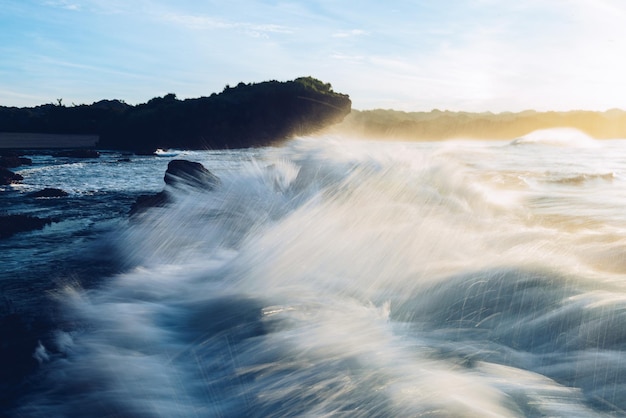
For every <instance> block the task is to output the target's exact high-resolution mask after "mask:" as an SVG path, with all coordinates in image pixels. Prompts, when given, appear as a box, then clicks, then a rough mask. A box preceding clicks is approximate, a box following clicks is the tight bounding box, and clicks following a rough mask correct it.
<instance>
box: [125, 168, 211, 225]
mask: <svg viewBox="0 0 626 418" xmlns="http://www.w3.org/2000/svg"><path fill="white" fill-rule="evenodd" d="M163 180H164V181H165V185H166V188H165V189H164V190H162V191H160V192H159V193H156V194H150V195H141V196H139V197H138V198H137V200H136V201H135V203H133V205H132V206H131V208H130V212H129V214H130V215H135V214H137V213H141V212H144V211H146V210H147V209H150V208H153V207H159V206H164V205H166V204H168V203H170V202H171V197H170V195H169V192H168V190H167V189H168V187H173V188H180V187H191V188H199V189H202V190H213V189H215V188H216V187H218V186H219V185H220V183H221V182H220V179H219V178H218V177H217V176H216V175H215V174H213V173H211V172H210V171H209V170H207V169H206V168H205V167H204V166H203V165H202V164H200V163H198V162H194V161H187V160H172V161H170V162H169V164H168V165H167V170H166V171H165V176H164V177H163Z"/></svg>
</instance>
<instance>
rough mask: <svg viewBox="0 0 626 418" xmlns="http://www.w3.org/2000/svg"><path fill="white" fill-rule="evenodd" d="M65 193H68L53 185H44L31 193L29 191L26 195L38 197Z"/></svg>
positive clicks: (57, 195)
mask: <svg viewBox="0 0 626 418" xmlns="http://www.w3.org/2000/svg"><path fill="white" fill-rule="evenodd" d="M67 195H68V194H67V192H66V191H65V190H61V189H55V188H53V187H46V188H45V189H42V190H39V191H36V192H33V193H29V195H28V196H30V197H35V198H39V197H65V196H67Z"/></svg>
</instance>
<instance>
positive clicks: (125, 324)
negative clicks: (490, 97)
mask: <svg viewBox="0 0 626 418" xmlns="http://www.w3.org/2000/svg"><path fill="white" fill-rule="evenodd" d="M516 148H517V147H508V146H506V144H503V143H487V142H486V143H482V145H481V146H477V143H473V144H472V145H471V146H468V147H464V146H463V143H462V142H459V143H458V144H457V146H456V147H455V148H449V147H445V146H442V145H440V144H437V143H422V144H410V143H385V144H382V143H376V142H351V141H344V140H341V139H340V138H323V137H322V138H302V139H299V140H296V141H294V142H292V143H290V144H289V145H287V146H284V147H281V148H267V149H264V150H261V151H257V152H255V153H253V154H245V153H241V154H240V155H241V156H242V157H243V158H241V159H239V160H237V158H234V157H233V156H234V155H237V151H232V152H231V154H229V155H230V157H228V158H227V159H228V161H229V163H228V164H221V165H218V169H217V172H216V174H218V175H219V177H220V179H221V186H220V187H218V188H217V189H215V190H211V191H208V190H197V189H195V190H178V191H176V190H174V191H173V193H176V195H175V199H174V203H172V204H171V205H169V206H167V207H162V208H154V209H151V210H149V211H148V212H146V213H145V214H144V215H142V216H141V217H140V218H138V219H136V220H135V221H133V222H130V223H129V224H128V225H126V226H125V228H124V230H123V231H120V237H121V238H120V239H119V242H118V243H117V245H118V246H119V247H120V252H121V253H122V254H124V255H125V257H127V260H126V262H127V265H132V266H133V267H132V268H129V269H128V271H127V272H125V273H123V274H120V275H118V276H114V277H111V278H109V279H106V280H104V281H103V283H102V285H100V286H98V287H96V288H93V289H90V290H82V289H80V288H76V287H68V288H67V289H64V290H63V291H61V292H59V295H58V297H59V298H60V301H61V303H62V304H63V306H64V320H63V322H62V324H65V325H60V326H59V330H58V333H57V338H56V342H55V344H56V346H55V347H47V348H46V347H42V349H41V350H40V357H39V358H40V359H41V361H42V363H43V368H42V382H43V383H42V385H41V386H42V387H41V388H40V391H38V392H36V393H33V394H32V395H30V396H29V397H28V398H27V399H26V400H25V401H24V402H23V405H22V407H21V408H20V409H19V410H18V411H17V414H16V415H17V416H79V415H83V416H84V415H120V416H146V417H147V416H168V417H170V416H181V417H182V416H184V417H187V416H301V415H302V416H363V417H366V416H367V417H373V416H375V417H378V416H380V417H390V416H433V417H435V416H442V417H444V416H468V417H487V416H493V417H501V416H511V417H513V416H568V417H589V416H612V415H615V414H621V413H623V411H624V409H626V398H625V397H624V396H623V395H622V393H623V388H624V384H625V383H626V361H624V360H626V358H625V355H624V352H623V349H624V344H626V333H624V332H623V331H622V327H621V324H623V322H624V320H626V318H625V317H624V312H626V310H625V309H624V307H625V306H626V305H625V303H626V302H625V301H626V291H625V287H624V284H623V280H622V279H623V274H624V273H626V269H625V268H624V265H623V263H622V264H620V263H619V262H618V259H619V257H620V255H619V254H620V253H619V249H620V248H624V245H625V244H626V235H625V234H626V232H625V230H624V229H623V225H624V224H623V223H622V221H623V220H624V218H623V215H621V213H622V211H621V210H616V209H615V206H616V205H621V204H623V203H626V196H625V195H624V193H623V192H622V191H621V190H623V186H624V183H623V180H622V179H623V177H622V175H623V173H624V171H625V170H626V165H625V163H624V161H626V160H625V159H623V158H621V157H620V155H622V156H623V155H625V154H626V150H625V149H624V147H623V143H621V142H620V143H611V144H609V146H608V147H606V149H605V148H603V147H596V148H593V149H592V150H590V152H592V153H594V154H593V155H585V156H581V155H579V159H576V158H575V155H576V154H568V155H571V156H572V157H571V158H572V159H570V160H568V161H567V166H558V165H557V163H558V162H561V161H562V160H561V159H562V157H563V154H562V153H561V151H559V150H556V148H555V149H554V151H550V150H546V151H545V154H543V157H542V158H543V159H542V160H541V162H540V163H538V162H537V160H536V159H534V158H533V156H532V153H526V152H524V151H516ZM518 149H519V148H518ZM620 153H621V154H620ZM193 156H194V157H195V159H196V160H197V161H200V162H203V163H204V164H205V166H206V167H207V168H209V169H211V168H212V164H215V163H214V161H215V158H216V157H215V155H214V154H212V153H210V152H208V153H204V154H203V153H195V154H193ZM223 158H226V157H223ZM590 159H591V160H593V161H596V160H597V161H602V164H603V166H602V167H597V169H598V170H600V171H601V172H602V171H603V172H610V173H617V174H616V175H615V177H614V178H613V180H611V181H608V180H606V179H603V178H602V177H600V178H599V179H598V181H582V182H577V181H565V182H550V181H547V182H542V181H526V182H523V183H522V182H520V180H519V177H520V176H526V178H528V179H537V178H541V176H545V173H546V172H548V171H551V172H556V173H558V175H559V176H561V177H563V178H568V176H571V173H580V172H587V171H589V170H588V164H589V161H590ZM604 170H608V171H604ZM598 192H601V193H603V194H604V193H606V195H607V197H606V201H605V202H601V201H598V202H595V201H594V199H593V196H595V193H598ZM592 202H593V204H592ZM603 203H604V204H603ZM595 204H597V206H595ZM568 222H569V223H568ZM572 225H579V227H578V228H573V227H572ZM603 260H606V261H603ZM608 260H613V264H612V265H611V266H612V267H611V268H607V267H609V266H610V264H609V263H608Z"/></svg>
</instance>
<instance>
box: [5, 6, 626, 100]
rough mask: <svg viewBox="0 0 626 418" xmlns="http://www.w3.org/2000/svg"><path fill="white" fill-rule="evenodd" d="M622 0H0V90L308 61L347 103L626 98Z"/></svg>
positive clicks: (126, 89)
mask: <svg viewBox="0 0 626 418" xmlns="http://www.w3.org/2000/svg"><path fill="white" fill-rule="evenodd" d="M624 22H626V1H624V0H517V1H512V0H437V1H435V0H398V1H396V0H390V1H384V2H383V1H379V0H301V1H293V0H257V1H251V0H249V1H243V0H229V1H224V0H2V7H0V57H1V58H0V105H3V106H36V105H39V104H45V103H57V102H58V100H62V103H63V104H66V105H71V104H90V103H93V102H95V101H98V100H101V99H121V100H125V101H126V102H127V103H129V104H137V103H144V102H146V101H148V100H150V99H151V98H153V97H156V96H163V95H165V94H168V93H175V94H176V95H177V97H178V98H180V99H184V98H193V97H201V96H208V95H210V94H211V93H213V92H218V93H219V92H220V91H222V90H223V89H224V87H225V86H226V85H231V86H232V85H236V84H237V83H239V82H241V81H243V82H245V83H249V82H262V81H267V80H279V81H287V80H293V79H295V78H297V77H300V76H312V77H315V78H318V79H320V80H322V81H323V82H325V83H331V84H332V86H333V88H334V90H335V91H338V92H341V93H345V94H349V95H350V98H351V99H352V107H353V108H355V109H359V110H366V109H376V108H383V109H396V110H404V111H429V110H431V109H440V110H454V111H472V112H482V111H492V112H503V111H522V110H526V109H535V110H542V111H543V110H575V109H584V110H600V111H603V110H608V109H611V108H621V109H626V53H625V52H626V24H624Z"/></svg>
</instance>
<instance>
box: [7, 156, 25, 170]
mask: <svg viewBox="0 0 626 418" xmlns="http://www.w3.org/2000/svg"><path fill="white" fill-rule="evenodd" d="M32 164H33V160H31V159H30V158H26V157H17V156H7V157H0V167H6V168H15V167H19V166H21V165H32Z"/></svg>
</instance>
